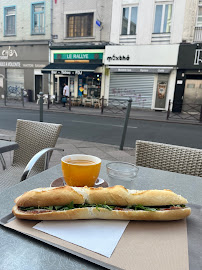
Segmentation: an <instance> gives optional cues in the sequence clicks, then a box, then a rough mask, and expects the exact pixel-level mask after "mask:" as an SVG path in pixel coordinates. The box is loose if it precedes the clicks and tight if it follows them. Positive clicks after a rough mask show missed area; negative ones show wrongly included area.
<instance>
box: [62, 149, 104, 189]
mask: <svg viewBox="0 0 202 270" xmlns="http://www.w3.org/2000/svg"><path fill="white" fill-rule="evenodd" d="M61 165H62V173H63V177H64V180H65V182H66V184H67V185H69V186H75V187H84V186H88V187H93V186H94V185H95V182H96V180H97V178H98V175H99V173H100V167H101V159H100V158H98V157H95V156H90V155H82V154H75V155H68V156H65V157H63V158H62V159H61Z"/></svg>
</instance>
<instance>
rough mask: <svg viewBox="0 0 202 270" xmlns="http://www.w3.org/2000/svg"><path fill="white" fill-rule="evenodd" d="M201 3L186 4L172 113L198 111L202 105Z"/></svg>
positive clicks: (190, 2)
mask: <svg viewBox="0 0 202 270" xmlns="http://www.w3.org/2000/svg"><path fill="white" fill-rule="evenodd" d="M201 53H202V1H201V0H193V1H187V2H186V9H185V21H184V27H183V42H182V43H181V44H180V47H179V55H178V63H177V68H178V69H177V79H176V84H175V92H174V100H173V111H175V112H181V111H186V110H192V111H193V112H196V111H200V107H201V104H202V73H201V72H202V55H201ZM197 105H199V106H197Z"/></svg>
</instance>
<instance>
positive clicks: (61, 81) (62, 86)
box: [58, 77, 68, 101]
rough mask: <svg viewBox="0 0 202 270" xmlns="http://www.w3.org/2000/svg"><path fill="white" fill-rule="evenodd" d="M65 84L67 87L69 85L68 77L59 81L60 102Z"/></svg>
mask: <svg viewBox="0 0 202 270" xmlns="http://www.w3.org/2000/svg"><path fill="white" fill-rule="evenodd" d="M64 83H66V85H68V77H60V80H59V93H58V94H59V98H58V101H61V98H62V96H63V88H64Z"/></svg>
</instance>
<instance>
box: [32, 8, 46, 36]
mask: <svg viewBox="0 0 202 270" xmlns="http://www.w3.org/2000/svg"><path fill="white" fill-rule="evenodd" d="M44 13H45V7H44V3H39V4H32V34H44V33H45V14H44Z"/></svg>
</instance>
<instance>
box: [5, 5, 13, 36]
mask: <svg viewBox="0 0 202 270" xmlns="http://www.w3.org/2000/svg"><path fill="white" fill-rule="evenodd" d="M4 14H5V15H4V16H5V19H4V22H5V26H4V34H5V35H6V36H9V35H15V7H6V8H5V9H4Z"/></svg>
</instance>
